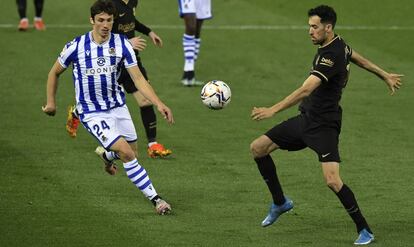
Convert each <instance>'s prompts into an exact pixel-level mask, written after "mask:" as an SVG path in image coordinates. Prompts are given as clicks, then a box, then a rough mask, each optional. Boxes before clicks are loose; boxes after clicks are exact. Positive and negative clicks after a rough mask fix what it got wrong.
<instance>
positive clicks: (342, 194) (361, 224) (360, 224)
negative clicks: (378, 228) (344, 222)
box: [336, 184, 372, 233]
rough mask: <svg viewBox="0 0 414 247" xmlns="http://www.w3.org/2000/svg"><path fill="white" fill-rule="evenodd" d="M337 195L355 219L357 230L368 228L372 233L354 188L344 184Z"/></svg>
mask: <svg viewBox="0 0 414 247" xmlns="http://www.w3.org/2000/svg"><path fill="white" fill-rule="evenodd" d="M336 195H337V196H338V198H339V200H340V201H341V203H342V205H344V208H345V210H346V211H347V212H348V214H349V216H351V218H352V220H353V221H354V223H355V225H356V227H357V232H358V233H359V232H360V231H361V230H362V229H364V228H366V229H367V230H368V231H369V232H370V233H372V231H371V229H370V228H369V226H368V223H367V221H366V220H365V218H364V216H363V215H362V212H361V210H360V209H359V206H358V203H357V201H356V198H355V196H354V193H353V192H352V190H351V189H350V188H349V187H348V186H347V185H346V184H344V185H343V186H342V188H341V190H339V192H338V193H336Z"/></svg>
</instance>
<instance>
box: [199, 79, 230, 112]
mask: <svg viewBox="0 0 414 247" xmlns="http://www.w3.org/2000/svg"><path fill="white" fill-rule="evenodd" d="M230 100H231V90H230V87H229V86H228V85H227V84H226V83H224V82H223V81H217V80H214V81H210V82H207V83H206V85H204V87H203V89H201V101H202V102H203V104H204V105H206V106H207V107H208V108H210V109H213V110H220V109H223V108H224V107H225V106H226V105H227V104H228V103H230Z"/></svg>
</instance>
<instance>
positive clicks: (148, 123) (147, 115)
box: [141, 105, 157, 142]
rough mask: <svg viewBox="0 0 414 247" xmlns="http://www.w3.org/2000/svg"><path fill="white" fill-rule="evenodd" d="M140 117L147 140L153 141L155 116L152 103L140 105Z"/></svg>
mask: <svg viewBox="0 0 414 247" xmlns="http://www.w3.org/2000/svg"><path fill="white" fill-rule="evenodd" d="M141 119H142V123H143V125H144V128H145V133H146V135H147V139H148V142H155V141H156V140H157V117H156V115H155V112H154V107H153V106H152V105H149V106H144V107H141Z"/></svg>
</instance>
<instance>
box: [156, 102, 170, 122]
mask: <svg viewBox="0 0 414 247" xmlns="http://www.w3.org/2000/svg"><path fill="white" fill-rule="evenodd" d="M157 108H158V111H159V112H160V113H161V114H162V116H163V117H164V119H165V120H167V122H168V123H170V124H173V123H174V117H173V114H172V111H171V110H170V108H168V107H167V106H166V105H164V104H162V103H161V104H158V106H157Z"/></svg>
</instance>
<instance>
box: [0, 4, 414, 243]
mask: <svg viewBox="0 0 414 247" xmlns="http://www.w3.org/2000/svg"><path fill="white" fill-rule="evenodd" d="M2 2H3V3H2V8H1V14H0V47H1V48H2V49H1V50H2V52H1V57H0V59H1V60H0V84H1V89H0V92H1V94H0V95H1V97H0V116H1V118H0V133H1V135H0V166H1V169H0V246H5V247H6V246H249V247H250V246H289V247H291V246H318V247H323V246H351V245H352V242H353V240H354V239H355V238H356V232H355V229H354V225H353V223H352V221H351V219H350V218H349V217H348V215H347V214H346V212H345V210H344V209H343V208H342V206H341V205H340V203H339V201H338V199H337V198H336V196H335V195H334V194H333V193H332V192H331V191H330V190H329V189H328V188H327V186H326V185H325V184H324V181H323V177H322V173H321V169H320V164H319V163H318V161H317V157H316V155H315V154H314V153H313V152H311V151H310V150H304V151H301V152H295V153H288V152H283V151H278V152H275V153H274V154H273V157H274V158H275V160H276V162H277V166H278V171H279V175H280V180H281V182H282V185H283V188H284V191H285V192H286V194H288V195H289V196H290V197H291V198H292V199H293V201H294V202H295V208H294V210H293V211H292V212H291V213H289V214H287V215H284V216H283V217H281V218H280V220H279V221H278V222H277V223H276V224H275V225H273V226H271V227H267V228H265V229H264V228H262V227H261V226H260V222H261V220H262V219H263V217H264V216H265V215H266V213H267V210H268V206H269V203H270V195H269V193H268V191H267V189H266V186H265V184H264V182H263V181H262V179H261V177H260V174H259V172H258V171H257V168H256V165H255V163H254V161H253V160H252V158H251V156H250V154H249V144H250V142H251V141H252V140H253V139H254V138H256V137H257V136H259V135H261V134H262V133H264V132H265V131H266V130H267V129H268V128H270V127H272V126H273V125H274V124H276V123H278V122H280V121H282V120H284V119H286V118H287V117H289V116H293V115H294V114H296V111H297V110H296V109H297V108H296V107H293V108H292V109H289V110H287V111H285V112H283V113H281V114H280V115H278V116H276V117H274V118H272V119H269V120H265V121H262V122H254V121H252V120H250V111H251V109H252V107H253V106H269V105H272V104H274V103H275V102H277V101H279V100H281V99H282V98H283V97H285V96H286V95H287V94H288V93H290V92H291V91H292V90H294V89H296V88H297V87H299V86H300V85H301V84H302V82H303V80H304V79H305V78H306V76H307V73H308V71H309V69H310V66H311V62H312V58H313V55H314V53H315V51H316V47H315V46H313V45H312V43H311V42H310V40H309V37H308V34H307V29H306V25H307V16H306V12H307V10H308V9H309V8H311V7H314V6H316V5H317V4H320V2H319V1H315V0H310V1H304V0H301V1H291V0H277V1H275V0H257V1H251V0H213V14H214V18H213V19H212V20H210V21H207V22H206V23H205V25H206V26H205V29H204V30H203V32H202V38H203V41H202V49H201V54H200V59H199V61H198V63H197V76H198V78H199V79H200V80H212V79H220V80H223V81H225V82H227V83H228V84H229V85H230V87H231V89H232V93H233V99H232V101H231V103H230V105H229V106H228V108H226V109H224V110H222V111H211V110H209V109H207V108H206V107H204V106H203V105H202V104H201V101H200V98H199V94H200V89H201V88H184V87H182V86H181V84H180V83H179V80H180V77H181V73H182V72H181V70H182V65H183V58H182V56H183V55H182V47H181V37H182V32H183V28H182V26H183V23H182V20H181V19H179V18H178V11H177V3H176V1H172V0H153V1H149V0H142V1H140V6H139V8H138V10H137V15H138V16H139V17H140V18H139V19H140V20H141V21H142V22H143V23H146V24H148V25H149V26H152V27H154V28H153V29H154V30H155V31H156V32H157V33H158V34H159V35H160V36H161V37H162V38H163V40H164V43H165V46H164V47H163V48H162V49H157V48H155V47H154V46H153V45H152V44H149V45H148V48H147V50H145V51H144V52H143V53H142V59H143V62H144V65H145V67H146V68H147V71H148V73H149V76H150V79H151V81H152V85H153V86H154V88H155V90H156V91H157V92H158V94H159V96H160V97H161V98H162V99H163V100H164V101H165V102H166V103H167V104H168V105H169V106H170V107H171V108H172V110H173V112H174V114H175V119H176V124H175V125H173V126H168V124H167V123H165V121H163V119H162V118H161V117H159V121H158V123H159V124H158V137H159V141H160V142H162V143H164V144H165V145H166V146H168V147H170V148H171V149H172V150H173V152H174V153H173V156H172V157H171V158H169V159H166V160H152V159H150V158H148V157H147V156H146V153H145V152H146V150H145V143H146V140H145V135H144V132H143V129H142V123H141V120H140V116H139V109H138V107H137V106H136V103H135V102H134V101H133V99H132V98H131V97H128V100H127V101H128V105H129V108H130V110H131V114H132V116H133V119H134V122H135V124H136V128H137V131H138V134H139V136H140V137H141V139H140V140H139V152H140V162H141V163H142V164H143V166H144V167H145V168H146V169H147V171H148V173H149V175H150V177H151V179H152V180H153V182H154V185H155V186H156V188H157V190H158V192H160V194H161V195H162V196H164V197H165V198H166V199H167V200H168V201H169V202H171V204H172V206H173V210H174V213H173V214H172V215H170V216H167V217H162V216H157V215H156V214H155V212H154V210H153V208H152V206H151V204H150V203H149V202H148V201H147V200H146V199H145V198H144V197H143V196H142V195H141V193H140V192H139V191H138V190H137V189H136V188H135V187H134V186H133V185H132V184H131V183H130V181H129V180H128V179H127V177H126V175H125V174H124V172H123V169H121V172H120V173H119V174H118V175H117V176H115V177H110V176H108V175H107V174H106V173H105V172H104V171H103V169H102V164H101V162H100V160H99V159H98V158H97V157H96V156H95V154H94V153H93V150H94V148H95V147H96V145H97V143H96V142H95V140H94V139H93V138H91V137H90V136H89V134H88V133H87V132H86V131H85V130H84V129H83V128H81V129H80V130H79V133H78V138H76V139H70V138H69V137H68V136H67V134H66V132H65V120H66V107H67V105H69V104H71V103H72V101H73V97H74V90H73V85H72V84H73V83H72V80H71V72H70V71H66V72H65V74H64V75H63V76H62V77H61V78H60V86H59V90H58V95H57V99H58V102H57V104H58V112H57V115H56V116H55V117H53V118H51V117H48V116H46V115H45V114H43V113H42V111H41V106H42V104H44V102H45V99H46V93H45V91H46V90H45V83H46V79H47V73H48V71H49V69H50V67H51V66H52V64H53V63H54V61H55V59H56V57H57V55H58V54H59V52H60V51H61V49H62V48H63V46H64V44H65V43H66V42H68V41H70V40H71V39H72V38H74V37H75V36H77V35H80V34H82V33H84V32H86V31H88V30H89V26H88V23H89V22H88V17H89V7H90V4H91V3H92V1H91V0H89V1H85V0H71V1H63V0H55V1H48V0H46V1H45V10H44V19H45V22H46V25H47V26H48V30H47V31H46V32H36V31H34V30H30V31H28V32H25V33H19V32H17V29H16V26H17V23H18V17H17V16H18V15H17V10H16V6H15V1H2ZM325 3H326V4H329V5H332V6H333V7H334V8H335V9H336V11H337V13H338V18H339V19H338V23H337V25H338V27H337V33H339V34H340V35H341V36H342V37H343V38H344V39H345V40H346V41H347V42H348V43H349V44H350V45H351V46H352V47H353V48H354V49H355V50H356V51H358V52H360V53H361V54H363V55H364V56H366V57H368V58H369V59H371V60H372V61H374V62H375V63H377V64H378V65H380V66H381V67H383V68H384V69H386V70H388V71H393V72H398V73H402V74H405V84H404V85H403V88H402V89H401V90H400V91H399V92H398V93H397V94H396V95H395V96H392V97H391V96H390V95H389V93H388V91H387V88H386V86H385V84H384V83H383V82H382V81H381V80H379V79H378V78H376V77H375V76H374V75H372V74H369V73H367V72H365V71H363V70H361V69H359V68H357V67H356V66H355V65H354V66H352V72H351V78H350V81H349V83H348V86H347V88H346V89H345V92H344V94H343V99H342V106H343V109H344V114H343V129H342V133H341V145H340V151H341V156H342V160H343V163H342V165H341V175H342V178H343V180H344V181H345V182H346V183H347V184H348V185H349V186H350V187H351V188H352V189H353V190H354V192H355V194H356V196H357V198H358V200H359V204H360V206H361V208H362V211H363V213H364V214H365V216H366V218H367V220H368V222H369V223H370V225H371V227H372V229H373V231H374V233H375V234H376V242H375V243H374V245H373V246H377V247H380V246H384V247H385V246H387V247H388V246H393V247H394V246H402V247H405V246H412V243H413V241H414V210H413V204H414V189H413V187H414V185H413V181H414V180H413V174H414V166H413V165H414V154H413V153H414V96H413V92H414V86H413V80H412V78H413V77H414V72H413V68H414V59H413V58H414V49H413V48H412V46H413V40H414V19H413V18H412V9H413V8H414V3H413V2H412V1H409V0H401V1H391V0H383V1H374V0H363V1H357V0H351V1H333V0H327V1H325ZM28 6H29V9H28V15H29V18H30V20H32V17H33V12H34V11H33V1H31V0H29V1H28ZM69 24H71V25H73V26H67V25H69ZM249 25H250V26H256V29H255V28H245V29H243V28H240V27H242V26H244V27H246V26H249ZM265 27H268V28H267V29H266V28H265ZM148 43H149V42H148ZM158 116H159V115H158Z"/></svg>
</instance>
